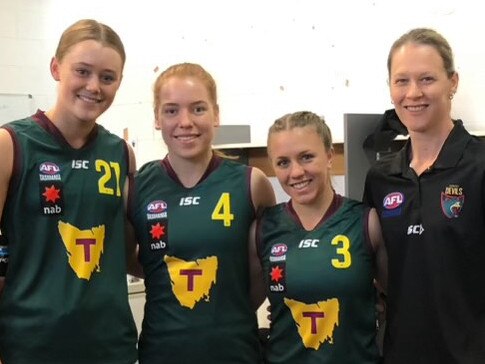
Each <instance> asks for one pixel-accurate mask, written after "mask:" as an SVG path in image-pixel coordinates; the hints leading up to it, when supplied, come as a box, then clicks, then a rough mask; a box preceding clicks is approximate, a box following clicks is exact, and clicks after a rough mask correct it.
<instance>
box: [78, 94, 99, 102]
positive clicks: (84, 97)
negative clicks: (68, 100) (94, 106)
mask: <svg viewBox="0 0 485 364" xmlns="http://www.w3.org/2000/svg"><path fill="white" fill-rule="evenodd" d="M78 97H79V98H80V99H81V100H83V101H86V102H90V103H99V102H101V100H98V99H97V98H95V97H89V96H85V95H79V96H78Z"/></svg>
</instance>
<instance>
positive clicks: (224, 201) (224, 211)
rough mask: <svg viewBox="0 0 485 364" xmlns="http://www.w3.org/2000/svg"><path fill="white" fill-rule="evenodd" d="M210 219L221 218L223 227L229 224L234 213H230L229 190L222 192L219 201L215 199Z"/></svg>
mask: <svg viewBox="0 0 485 364" xmlns="http://www.w3.org/2000/svg"><path fill="white" fill-rule="evenodd" d="M211 218H212V220H221V221H222V222H223V223H224V226H225V227H230V226H231V221H232V220H234V214H232V213H231V195H230V193H229V192H223V193H222V194H221V197H219V201H217V204H216V207H214V211H212V215H211Z"/></svg>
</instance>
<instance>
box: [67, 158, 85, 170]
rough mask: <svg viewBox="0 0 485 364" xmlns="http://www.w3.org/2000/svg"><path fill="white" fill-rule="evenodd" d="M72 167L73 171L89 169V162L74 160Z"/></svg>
mask: <svg viewBox="0 0 485 364" xmlns="http://www.w3.org/2000/svg"><path fill="white" fill-rule="evenodd" d="M71 167H72V169H89V161H85V160H81V159H73V161H72V164H71Z"/></svg>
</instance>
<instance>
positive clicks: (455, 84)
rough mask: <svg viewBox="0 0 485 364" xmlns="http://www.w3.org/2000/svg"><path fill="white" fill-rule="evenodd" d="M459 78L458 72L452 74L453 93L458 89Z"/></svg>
mask: <svg viewBox="0 0 485 364" xmlns="http://www.w3.org/2000/svg"><path fill="white" fill-rule="evenodd" d="M459 79H460V77H459V76H458V72H455V73H453V76H451V92H453V94H455V93H456V90H457V89H458V81H459Z"/></svg>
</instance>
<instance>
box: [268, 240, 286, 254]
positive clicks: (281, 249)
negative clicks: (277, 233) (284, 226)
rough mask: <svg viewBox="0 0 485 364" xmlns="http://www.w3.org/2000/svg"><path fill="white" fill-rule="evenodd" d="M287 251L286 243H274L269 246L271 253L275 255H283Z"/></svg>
mask: <svg viewBox="0 0 485 364" xmlns="http://www.w3.org/2000/svg"><path fill="white" fill-rule="evenodd" d="M287 251H288V247H287V246H286V244H283V243H280V244H275V245H273V246H272V247H271V255H272V256H275V257H279V256H281V255H285V254H286V252H287Z"/></svg>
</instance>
